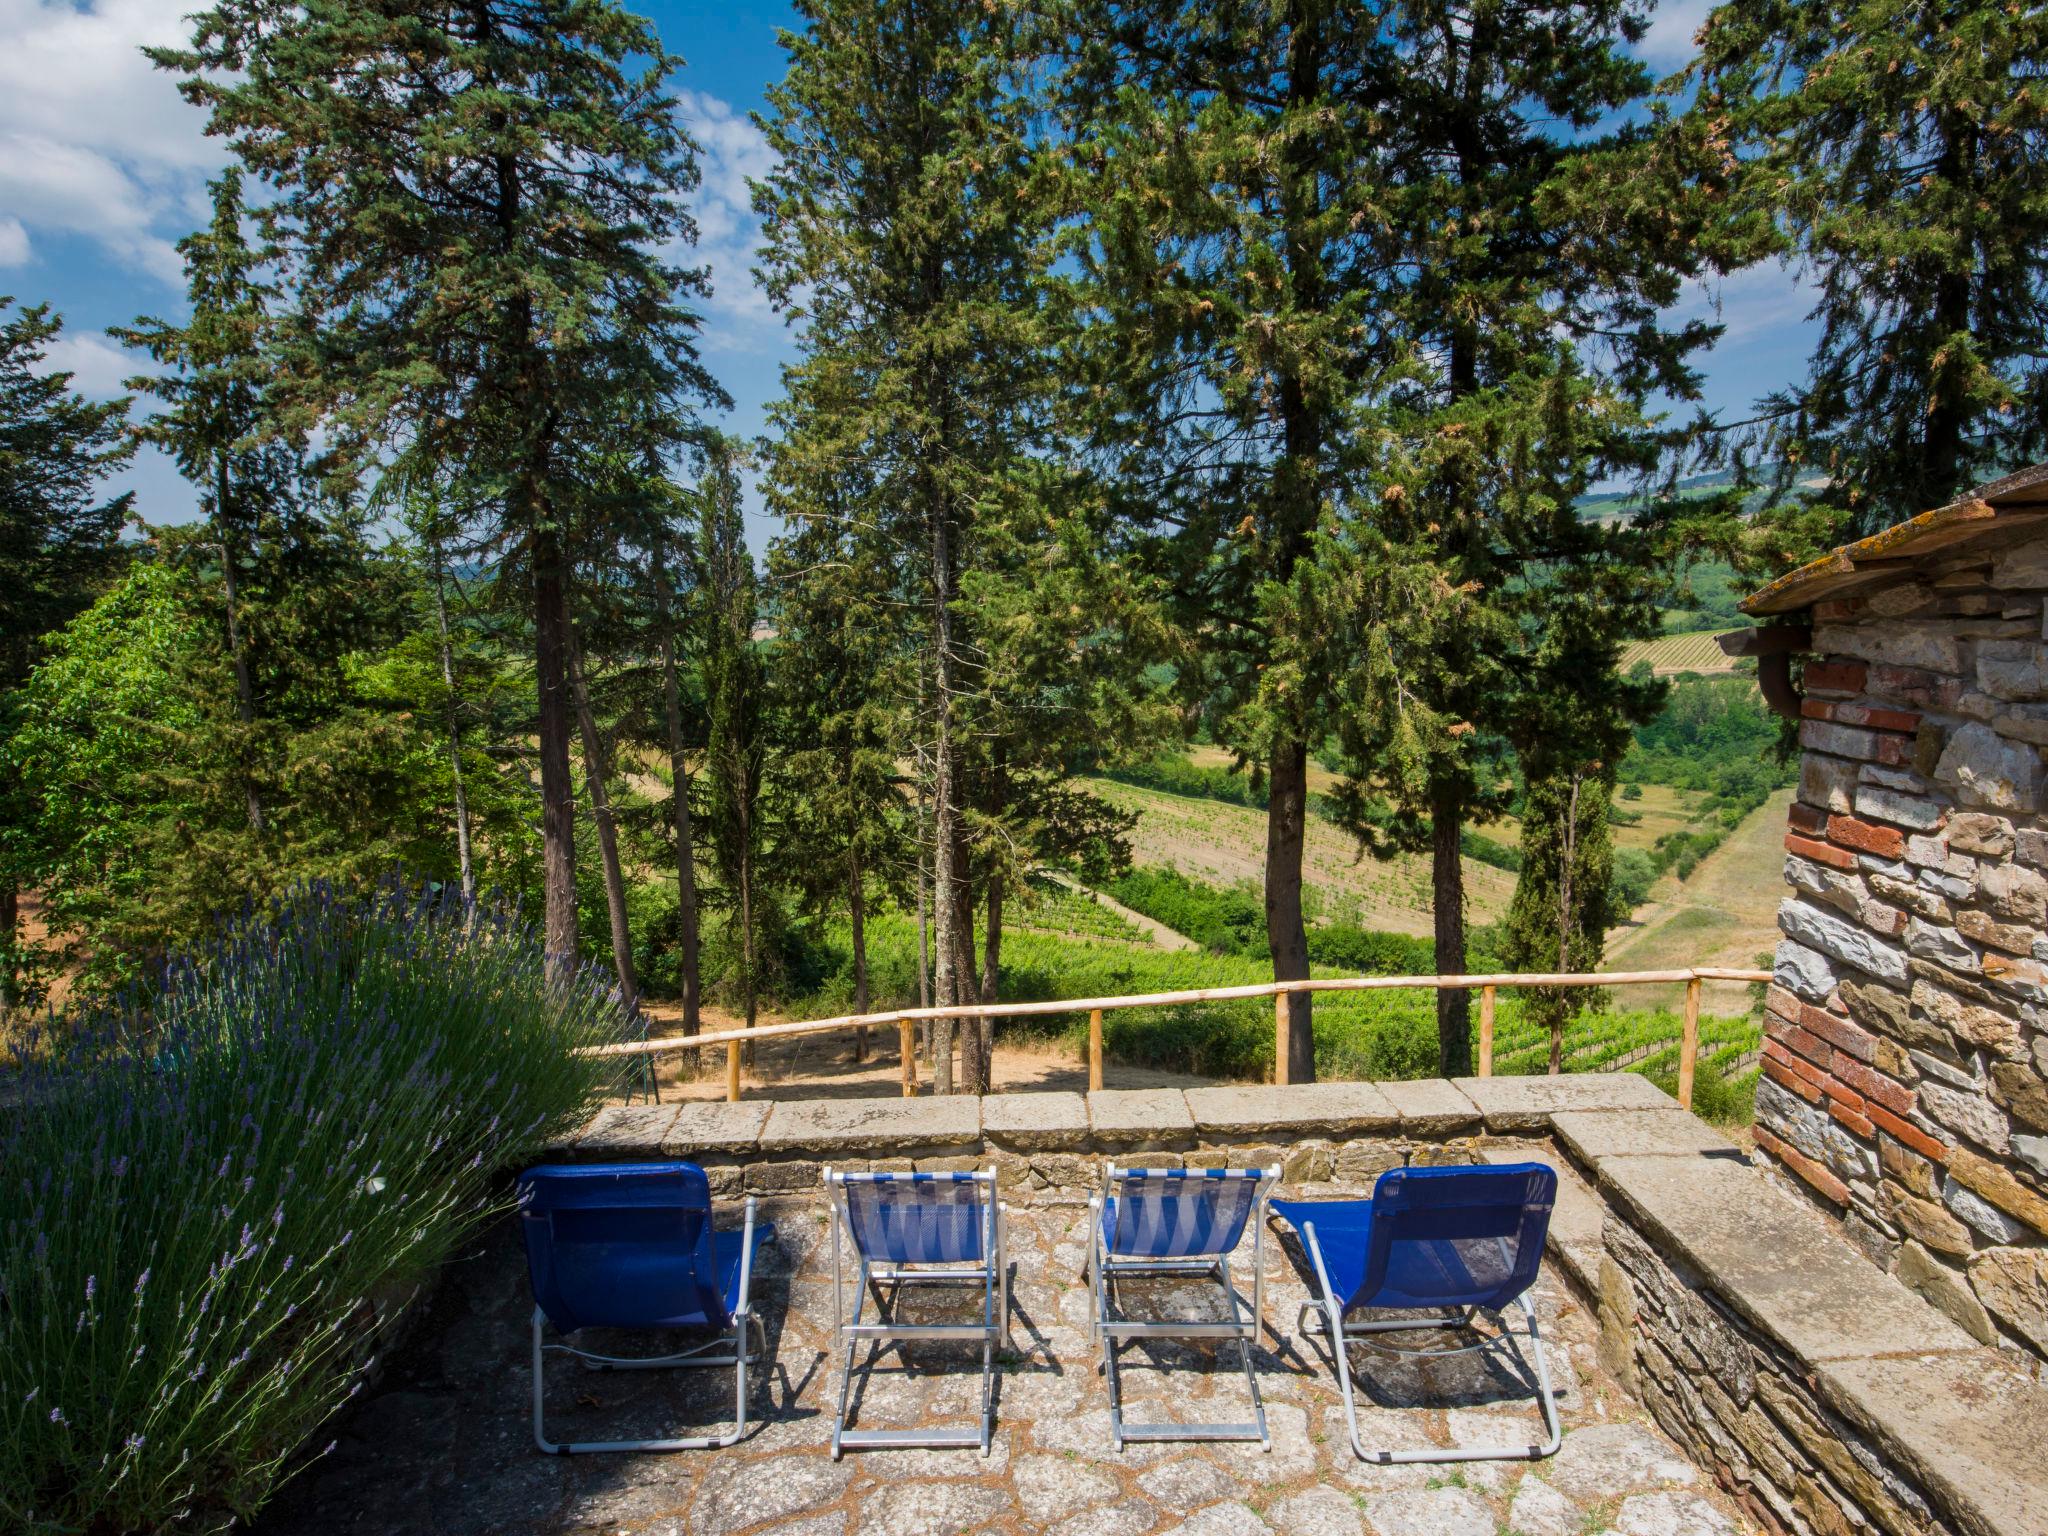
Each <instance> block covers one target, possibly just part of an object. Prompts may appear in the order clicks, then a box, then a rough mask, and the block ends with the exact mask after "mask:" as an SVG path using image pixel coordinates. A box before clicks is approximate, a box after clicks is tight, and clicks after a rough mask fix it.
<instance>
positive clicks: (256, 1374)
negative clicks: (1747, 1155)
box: [0, 888, 621, 1536]
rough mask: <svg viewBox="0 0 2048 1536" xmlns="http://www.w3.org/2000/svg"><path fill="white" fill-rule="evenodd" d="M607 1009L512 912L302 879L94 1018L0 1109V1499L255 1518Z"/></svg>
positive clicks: (146, 1526)
mask: <svg viewBox="0 0 2048 1536" xmlns="http://www.w3.org/2000/svg"><path fill="white" fill-rule="evenodd" d="M620 1028H621V1020H620V1019H619V1017H618V1015H617V1012H616V1010H615V1008H614V1007H613V1006H612V1005H611V1004H610V1003H609V1002H608V1000H607V998H606V994H605V989H604V987H603V986H602V985H601V984H599V983H598V982H597V981H596V980H595V979H594V978H591V977H588V976H583V975H579V976H577V977H575V978H573V979H570V980H568V981H567V982H566V983H563V984H553V983H551V982H550V981H549V979H548V978H547V976H546V974H545V966H544V962H543V957H542V954H541V948H540V944H539V942H538V940H537V938H536V937H535V936H534V935H533V934H532V933H530V932H529V931H527V930H526V929H524V928H523V927H521V926H519V925H518V924H517V923H515V922H512V921H510V920H509V919H507V918H506V917H505V916H504V915H503V914H501V913H498V912H494V911H491V910H487V909H475V908H471V907H468V906H465V905H464V904H462V903H461V902H460V901H459V900H457V899H455V898H453V896H452V895H451V896H444V897H443V898H441V899H439V900H431V899H421V898H418V897H416V896H414V895H413V894H411V893H410V892H407V891H404V890H399V889H390V890H386V891H385V892H383V893H382V894H380V895H378V896H376V897H375V898H373V899H370V900H367V901H362V902H357V901H350V900H346V899H343V898H340V897H337V896H335V895H334V894H332V893H330V892H328V891H326V890H324V889H320V888H304V889H300V890H297V891H294V892H292V893H291V894H290V895H288V896H287V898H286V899H285V900H284V901H283V902H282V904H281V905H279V906H278V907H277V908H275V909H274V910H272V911H271V912H269V913H267V914H264V915H261V916H254V917H250V918H247V919H245V920H243V921H242V922H241V923H239V924H237V925H235V926H234V927H233V928H231V929H230V930H229V931H228V932H227V934H226V935H225V937H223V938H222V939H221V940H220V941H219V942H218V943H217V944H216V945H215V946H214V947H212V948H211V949H209V950H207V951H205V952H204V953H203V954H202V955H201V956H199V957H198V958H196V959H195V960H193V961H191V962H189V963H181V964H178V965H176V966H174V967H173V968H172V970H171V973H170V976H169V979H168V981H167V983H166V985H165V986H164V988H163V990H162V992H161V993H160V994H159V995H158V997H157V999H156V1001H155V1006H154V1008H153V1010H152V1011H151V1013H150V1014H149V1015H148V1016H147V1017H141V1016H137V1015H133V1014H127V1013H118V1012H117V1013H108V1014H104V1015H101V1016H99V1017H98V1018H96V1019H95V1020H94V1021H93V1025H92V1027H91V1028H90V1029H89V1030H88V1031H87V1032H86V1033H85V1035H84V1037H83V1039H82V1040H81V1041H80V1043H79V1044H77V1045H76V1046H75V1047H74V1048H73V1049H72V1050H71V1051H70V1052H69V1053H67V1054H65V1055H64V1056H63V1057H62V1058H61V1059H60V1060H59V1061H57V1062H56V1063H54V1064H53V1065H49V1066H45V1067H40V1068H36V1069H34V1070H32V1071H31V1072H29V1073H28V1074H27V1075H26V1076H25V1077H24V1078H23V1080H22V1081H21V1083H20V1084H19V1087H20V1089H21V1092H20V1094H19V1096H18V1099H17V1102H15V1103H14V1104H13V1105H11V1106H10V1108H9V1111H8V1113H7V1115H6V1117H5V1118H4V1120H0V1190H4V1191H5V1195H4V1198H0V1213H4V1214H0V1519H4V1522H5V1523H6V1525H7V1527H8V1528H9V1529H10V1530H18V1531H26V1532H47V1533H51V1536H55V1533H57V1532H63V1531H78V1530H106V1531H140V1530H165V1529H171V1528H173V1527H175V1528H177V1529H189V1530H220V1529H225V1528H227V1527H228V1526H229V1525H231V1524H239V1523H243V1522H246V1520H247V1518H248V1517H249V1515H250V1514H251V1513H253V1512H254V1511H255V1510H256V1509H257V1508H259V1507H260V1506H261V1505H262V1504H263V1502H264V1500H265V1499H266V1498H267V1497H268V1496H269V1494H270V1492H271V1490H272V1489H273V1487H274V1486H275V1484H276V1483H277V1481H278V1480H279V1479H280V1477H281V1476H283V1475H284V1471H285V1469H286V1468H287V1467H288V1466H289V1465H291V1464H292V1462H293V1459H294V1458H295V1457H296V1456H297V1455H298V1454H299V1451H300V1448H301V1446H302V1443H303V1442H304V1441H305V1440H306V1439H307V1437H308V1436H310V1435H311V1434H312V1433H313V1432H314V1431H315V1430H317V1429H318V1428H320V1426H321V1425H322V1424H323V1423H324V1422H325V1421H326V1420H327V1419H328V1418H329V1417H330V1416H331V1415H332V1414H333V1412H334V1411H335V1410H336V1409H337V1408H339V1407H340V1405H341V1404H342V1403H343V1402H345V1401H346V1400H347V1398H348V1397H349V1396H350V1394H351V1391H352V1389H353V1386H354V1384H355V1382H356V1381H357V1380H358V1377H359V1373H360V1370H361V1368H362V1365H363V1363H364V1360H365V1356H366V1349H367V1345H368V1342H369V1341H368V1340H367V1338H366V1336H365V1329H366V1327H367V1326H369V1324H370V1322H371V1320H372V1316H373V1314H372V1312H371V1306H372V1305H373V1304H374V1305H398V1304H402V1303H403V1301H404V1300H405V1299H406V1297H407V1296H408V1294H409V1293H410V1291H411V1289H412V1287H413V1286H415V1285H416V1284H417V1283H418V1282H420V1281H421V1280H423V1279H424V1278H425V1277H426V1276H427V1275H428V1273H429V1272H430V1271H431V1270H432V1269H433V1268H434V1267H435V1266H436V1265H438V1264H440V1263H441V1262H442V1261H443V1260H444V1259H446V1258H447V1257H448V1255H449V1254H450V1253H451V1252H453V1250H454V1249H455V1247H456V1245H457V1244H458V1243H460V1242H461V1241H462V1240H463V1238H464V1237H465V1236H467V1235H469V1234H471V1233H473V1232H474V1231H475V1230H476V1229H477V1227H478V1226H479V1225H480V1224H481V1223H482V1221H483V1220H484V1219H485V1218H486V1217H487V1216H488V1215H490V1214H492V1213H494V1212H495V1211H497V1210H500V1209H502V1208H503V1197H502V1194H499V1195H494V1194H493V1181H494V1179H495V1177H496V1176H497V1175H498V1174H499V1173H500V1172H501V1171H502V1170H504V1169H505V1168H507V1167H513V1166H517V1165H518V1164H520V1163H521V1162H523V1161H525V1160H526V1159H527V1158H529V1157H530V1156H531V1155H532V1154H533V1153H534V1152H535V1151H536V1150H538V1149H539V1148H540V1147H542V1146H544V1145H546V1144H547V1143H548V1141H549V1140H550V1139H551V1138H552V1137H554V1136H557V1135H559V1134H561V1133H562V1132H564V1131H565V1130H567V1129H568V1128H569V1127H571V1126H573V1125H575V1124H578V1123H580V1121H581V1119H582V1117H583V1116H585V1115H586V1114H587V1113H588V1112H589V1109H590V1107H591V1105H592V1103H593V1102H594V1099H595V1096H596V1095H597V1094H598V1092H599V1091H600V1090H601V1088H602V1087H603V1086H604V1085H605V1080H606V1076H607V1074H608V1072H609V1070H610V1069H609V1068H608V1067H605V1066H604V1065H602V1064H601V1063H600V1061H599V1060H597V1059H594V1058H583V1057H578V1056H576V1055H575V1054H574V1051H575V1048H576V1047H578V1046H582V1045H585V1044H592V1043H596V1042H598V1041H600V1040H605V1039H613V1038H617V1036H618V1032H619V1030H620Z"/></svg>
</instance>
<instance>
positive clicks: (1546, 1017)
mask: <svg viewBox="0 0 2048 1536" xmlns="http://www.w3.org/2000/svg"><path fill="white" fill-rule="evenodd" d="M1618 734H1619V730H1618V729H1614V730H1612V731H1611V732H1610V735H1618ZM1573 745H1574V744H1573V743H1571V742H1569V741H1566V740H1561V739H1559V740H1553V741H1552V742H1551V743H1547V744H1546V749H1545V750H1543V751H1532V752H1530V753H1529V754H1528V759H1527V760H1528V761H1529V762H1530V763H1531V764H1532V766H1533V768H1534V770H1535V771H1532V773H1531V775H1530V778H1529V781H1528V789H1527V792H1526V794H1525V797H1524V804H1523V811H1522V873H1521V878H1520V879H1519V880H1517V881H1516V882H1515V895H1514V899H1513V901H1512V902H1510V903H1509V906H1508V915H1507V922H1506V924H1505V927H1506V937H1507V950H1508V955H1509V957H1510V959H1511V961H1512V962H1513V964H1514V967H1515V969H1517V970H1528V971H1539V972H1540V971H1594V970H1598V969H1599V968H1600V957H1601V955H1602V954H1604V953H1605V952H1606V947H1607V930H1608V928H1609V927H1610V926H1612V925H1613V923H1614V922H1615V921H1617V919H1618V918H1620V917H1623V916H1626V915H1627V911H1628V909H1627V908H1624V907H1621V906H1620V904H1619V903H1618V902H1617V901H1616V900H1615V899H1614V891H1613V875H1614V843H1613V839H1612V836H1611V834H1610V833H1609V831H1608V826H1607V807H1608V801H1609V797H1610V796H1611V795H1612V794H1613V792H1614V770H1613V768H1612V766H1611V764H1608V763H1605V762H1602V761H1600V760H1598V759H1595V760H1592V761H1586V760H1585V759H1584V758H1583V757H1581V760H1580V761H1578V762H1572V761H1571V759H1572V757H1573V756H1574V755H1576V754H1574V753H1573V752H1572V750H1571V749H1572V746H1573ZM1576 745H1578V746H1579V747H1580V749H1581V751H1582V752H1583V750H1584V749H1585V747H1586V745H1587V744H1585V743H1578V744H1576ZM1609 746H1610V747H1611V742H1610V743H1609ZM1560 747H1562V748H1563V749H1564V750H1563V751H1562V752H1560V751H1558V750H1557V749H1558V748H1560ZM1523 998H1524V1001H1525V1002H1526V1003H1527V1005H1528V1007H1529V1009H1530V1010H1531V1011H1532V1012H1533V1013H1535V1014H1536V1015H1537V1016H1538V1017H1539V1018H1540V1019H1541V1020H1542V1021H1543V1022H1544V1023H1545V1024H1546V1025H1547V1026H1548V1028H1549V1029H1550V1032H1551V1044H1552V1053H1553V1054H1552V1061H1551V1065H1553V1066H1561V1065H1562V1060H1563V1051H1564V1032H1565V1029H1566V1027H1567V1026H1568V1025H1569V1023H1570V1022H1571V1020H1572V1018H1573V1017H1574V1016H1575V1015H1577V1014H1578V1013H1580V1012H1582V1011H1583V1010H1584V1009H1585V1008H1586V1007H1588V1006H1589V1005H1590V1004H1591V1003H1593V1002H1594V1001H1595V999H1594V998H1593V997H1592V996H1590V995H1589V994H1588V992H1587V989H1585V988H1583V987H1540V988H1535V989H1532V990H1531V991H1529V992H1526V993H1524V994H1523Z"/></svg>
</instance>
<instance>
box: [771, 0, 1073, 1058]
mask: <svg viewBox="0 0 2048 1536" xmlns="http://www.w3.org/2000/svg"><path fill="white" fill-rule="evenodd" d="M798 10H799V15H800V16H801V17H802V18H803V21H804V30H803V31H802V32H800V33H786V34H784V37H783V43H784V46H785V47H786V48H787V49H788V51H789V54H790V66H789V72H788V74H787V76H786V77H785V78H784V80H783V81H782V82H781V83H780V84H778V85H777V86H775V87H774V88H773V89H771V90H770V92H769V97H768V99H769V106H770V113H769V115H768V117H767V119H766V120H765V121H764V123H763V125H762V126H763V128H764V130H765V132H766V133H767V136H768V140H769V143H770V145H771V146H772V147H773V149H774V150H775V152H776V154H777V156H778V168H777V170H776V171H775V173H774V174H773V175H772V176H770V177H769V178H767V179H766V180H765V181H764V182H763V183H761V184H760V185H758V186H757V187H756V191H755V202H756V207H757V209H758V210H759V212H760V214H761V216H762V220H763V234H764V241H765V249H764V263H763V273H764V276H765V278H766V280H767V285H768V289H769V292H770V294H771V295H772V296H773V297H774V299H775V300H776V302H777V303H779V304H781V305H782V306H783V307H784V308H785V309H786V310H788V311H789V312H790V314H791V317H792V318H793V319H794V320H797V321H798V322H799V323H800V324H801V327H802V329H801V332H800V336H799V346H800V348H801V351H802V360H801V361H800V362H799V363H798V364H797V365H795V366H794V367H792V368H791V369H789V370H787V371H786V374H785V383H786V387H787V390H788V395H789V398H788V401H787V402H786V404H785V405H784V407H783V408H782V409H781V410H780V412H779V413H778V420H779V421H781V422H783V423H785V424H786V425H785V432H784V435H783V441H782V442H781V443H780V444H779V445H778V446H777V449H776V452H775V456H774V459H773V461H772V462H771V464H770V472H769V485H770V497H771V501H775V500H776V499H777V498H780V499H781V500H780V502H779V503H778V504H779V505H780V506H782V507H783V508H784V509H796V510H806V509H808V510H815V509H818V508H822V507H826V506H830V505H834V504H835V494H836V493H834V492H833V491H832V490H831V488H830V482H832V481H833V480H834V479H835V478H836V477H838V476H841V475H849V476H857V477H861V479H862V483H863V486H864V493H863V494H862V495H861V496H860V497H859V499H858V500H857V501H856V502H853V503H852V508H853V510H854V513H855V515H857V516H858V517H859V518H860V519H861V520H862V523H863V526H864V535H865V536H864V544H865V550H866V553H865V554H864V555H863V557H862V558H863V561H864V563H866V564H867V565H868V566H870V567H871V568H875V569H881V570H889V571H893V572H895V573H897V574H896V579H895V580H892V581H890V582H889V583H887V585H886V587H885V588H883V589H882V590H887V591H890V592H893V593H900V594H902V596H903V598H904V599H905V600H906V602H908V603H910V604H914V607H912V608H907V609H906V610H905V611H904V617H905V618H906V620H908V619H909V617H910V615H911V614H912V613H915V614H916V615H917V616H918V617H917V619H916V620H915V621H914V622H916V623H918V625H919V627H920V629H921V636H920V639H921V644H922V648H923V649H924V650H925V651H926V653H927V656H928V658H929V666H928V677H929V681H930V688H929V692H928V694H927V695H926V697H927V699H928V702H929V708H930V715H929V720H928V723H927V724H926V725H925V726H924V727H923V728H922V729H921V731H920V737H921V739H922V740H923V741H924V742H927V743H928V744H929V748H930V762H931V790H932V812H933V815H932V836H931V857H932V862H933V884H934V899H933V908H934V912H935V914H936V950H937V966H936V969H937V978H936V982H937V996H936V999H935V1000H936V1001H937V1002H938V1003H940V1004H942V1005H948V1004H962V1003H969V1002H972V1001H974V999H975V998H976V996H977V995H978V990H979V989H978V987H977V986H976V984H975V978H974V974H973V973H974V963H973V939H972V909H971V899H970V892H969V880H970V870H969V868H968V867H967V865H968V858H969V846H968V843H969V839H968V833H967V829H966V826H965V823H964V820H963V804H964V802H963V797H962V785H961V783H960V773H961V762H960V759H961V752H962V743H963V741H965V740H966V739H967V736H968V732H967V729H966V726H965V721H964V716H963V711H964V710H965V709H966V708H967V704H966V702H965V701H966V700H967V699H968V696H969V695H970V694H971V693H972V691H973V688H974V682H973V679H972V678H971V676H970V675H969V672H970V670H971V668H972V665H973V658H974V652H973V648H972V646H971V644H970V643H968V642H967V641H966V637H965V635H964V633H963V627H962V624H963V621H962V613H961V605H960V600H959V598H960V583H961V576H962V572H963V571H966V570H969V569H971V568H972V567H973V566H974V564H975V562H976V559H977V558H978V555H977V538H978V527H979V524H980V522H981V521H982V519H983V518H985V517H986V516H988V515H989V514H990V513H991V511H992V509H995V508H999V507H1001V506H1003V505H1004V504H1005V499H1006V486H1007V483H1008V481H1009V480H1010V479H1011V478H1012V476H1013V475H1014V473H1015V471H1016V468H1017V465H1018V462H1019V457H1020V455H1021V454H1022V453H1023V452H1024V451H1025V449H1026V447H1027V446H1028V443H1029V440H1030V437H1031V434H1032V432H1033V430H1034V424H1033V411H1034V408H1035V407H1036V406H1037V404H1038V403H1039V401H1040V380H1039V377H1038V367H1039V359H1038V358H1037V356H1036V346H1037V332H1036V329H1035V328H1036V325H1037V318H1036V314H1035V306H1034V304H1033V302H1032V294H1031V290H1030V283H1031V278H1032V276H1033V273H1034V270H1035V267H1034V263H1035V262H1036V261H1037V260H1038V257H1039V252H1038V248H1037V244H1036V241H1035V238H1034V234H1035V228H1036V220H1037V207H1038V204H1037V203H1036V201H1035V200H1034V199H1033V198H1032V197H1031V196H1030V194H1029V189H1028V188H1027V185H1026V183H1025V179H1024V170H1025V166H1026V163H1027V160H1028V138H1027V134H1028V130H1029V127H1030V125H1029V123H1028V121H1027V120H1026V118H1025V115H1024V113H1023V111H1022V109H1021V104H1020V103H1019V101H1018V99H1017V98H1016V96H1015V94H1014V92H1013V91H1011V90H1010V88H1009V82H1008V81H1007V80H1006V71H1007V69H1008V66H1009V61H1010V60H1012V59H1013V58H1015V57H1017V56H1018V49H1017V45H1016V41H1015V38H1014V36H1013V28H1014V25H1015V23H1014V18H1013V17H1012V16H1011V14H1010V13H1008V12H1006V11H1004V10H1002V9H1001V8H992V7H987V6H984V5H982V4H980V3H978V0H942V3H940V4H936V5H933V4H929V3H923V0H919V3H914V4H913V3H907V0H883V3H880V4H876V3H872V0H807V3H804V4H802V5H800V6H799V7H798ZM837 504H838V505H841V506H846V505H848V500H847V498H845V497H843V496H840V497H838V499H837ZM934 1038H935V1041H936V1048H935V1061H934V1073H933V1075H934V1080H935V1083H936V1084H937V1086H938V1087H939V1089H940V1091H942V1092H944V1091H950V1090H951V1088H952V1086H953V1063H952V1053H951V1046H950V1038H951V1035H950V1031H949V1030H948V1029H947V1028H946V1027H945V1026H943V1025H942V1026H940V1027H939V1028H938V1029H936V1030H935V1032H934Z"/></svg>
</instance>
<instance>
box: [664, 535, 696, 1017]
mask: <svg viewBox="0 0 2048 1536" xmlns="http://www.w3.org/2000/svg"><path fill="white" fill-rule="evenodd" d="M654 602H655V625H656V627H657V628H658V629H659V630H660V632H661V703H662V709H663V712H664V713H665V715H666V717H667V725H668V771H669V777H670V778H671V779H672V780H673V781H674V782H675V798H674V802H673V804H672V805H671V807H670V809H671V812H672V816H671V820H672V822H673V824H674V827H675V838H676V922H677V924H678V926H680V927H681V929H682V948H683V953H682V970H683V1033H684V1034H686V1035H694V1034H696V1033H697V1031H698V1029H699V1028H701V1027H702V1026H701V1024H700V1022H699V1016H700V1013H701V1010H702V1008H703V1001H704V983H703V979H702V974H701V972H700V970H699V968H698V956H699V951H700V950H701V948H702V940H701V938H700V937H699V934H698V929H697V845H696V838H695V836H694V834H693V830H692V828H691V825H690V771H689V764H688V763H687V762H686V761H685V760H684V756H683V704H682V689H681V688H680V686H679V685H678V683H677V681H676V642H675V633H674V630H673V628H672V620H671V615H672V612H673V607H672V604H673V594H672V593H671V592H670V590H669V581H668V536H667V533H666V531H664V532H662V533H660V534H657V535H656V536H655V540H654ZM692 1054H693V1055H695V1054H697V1053H695V1052H693V1053H692Z"/></svg>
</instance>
